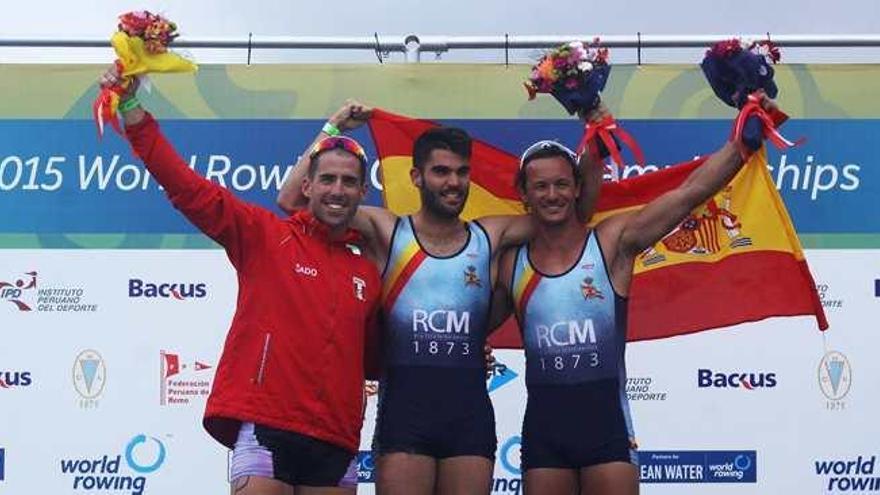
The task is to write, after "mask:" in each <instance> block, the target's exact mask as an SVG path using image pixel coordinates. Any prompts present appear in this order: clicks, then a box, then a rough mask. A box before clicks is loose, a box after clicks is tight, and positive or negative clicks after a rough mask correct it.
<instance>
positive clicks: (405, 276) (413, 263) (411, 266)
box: [384, 249, 428, 313]
mask: <svg viewBox="0 0 880 495" xmlns="http://www.w3.org/2000/svg"><path fill="white" fill-rule="evenodd" d="M427 257H428V256H427V255H426V254H425V252H424V251H422V250H421V249H419V251H418V252H417V253H416V254H415V255H413V257H412V258H410V260H409V261H408V262H407V263H406V266H405V267H404V268H403V270H401V272H400V276H398V277H397V280H395V281H394V286H393V287H391V291H389V292H388V296H387V297H386V298H385V304H384V306H385V311H386V312H389V313H390V312H391V308H393V307H394V303H395V302H397V297H398V296H399V295H400V293H401V291H403V288H404V287H406V283H407V282H409V279H410V278H411V277H412V275H413V273H415V271H416V269H418V268H419V265H421V264H422V262H423V261H425V258H427Z"/></svg>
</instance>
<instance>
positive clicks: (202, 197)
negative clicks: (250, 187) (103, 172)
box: [125, 113, 271, 267]
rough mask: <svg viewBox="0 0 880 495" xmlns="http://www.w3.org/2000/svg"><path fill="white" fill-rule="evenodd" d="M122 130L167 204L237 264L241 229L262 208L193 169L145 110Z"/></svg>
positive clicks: (252, 223)
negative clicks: (163, 191)
mask: <svg viewBox="0 0 880 495" xmlns="http://www.w3.org/2000/svg"><path fill="white" fill-rule="evenodd" d="M125 133H126V136H127V137H128V141H129V142H130V143H131V147H132V150H133V151H134V154H135V155H137V156H138V157H139V158H140V159H141V160H143V162H144V164H145V165H146V167H147V170H149V171H150V174H152V176H153V177H155V178H156V181H157V182H158V183H159V184H161V185H162V187H163V188H165V193H166V194H167V195H168V199H170V200H171V204H172V205H174V207H175V208H177V209H178V210H180V212H181V213H183V215H184V216H186V218H187V219H189V221H190V222H192V224H193V225H195V226H196V227H197V228H198V229H199V230H201V231H202V232H204V233H205V235H207V236H208V237H210V238H211V239H214V240H215V241H217V242H218V243H219V244H220V245H221V246H223V247H224V248H225V249H226V252H227V255H228V256H229V259H230V260H231V261H232V264H233V265H235V266H236V267H238V266H240V262H241V256H242V251H243V244H244V242H245V240H246V239H247V236H245V234H244V232H245V231H246V230H247V228H248V227H249V226H253V225H254V224H255V223H256V222H257V221H258V219H257V215H259V214H260V213H259V212H262V210H261V209H260V208H257V207H254V206H252V205H249V204H247V203H245V202H244V201H241V200H240V199H238V198H237V197H235V195H234V194H232V193H231V192H229V191H228V190H226V189H225V188H223V187H220V186H219V185H217V184H215V183H213V182H211V181H209V180H207V179H205V178H204V177H201V176H200V175H198V174H197V173H196V172H195V171H193V170H192V169H191V168H190V167H189V164H187V163H186V162H185V161H184V160H183V158H181V157H180V155H178V154H177V151H176V150H175V149H174V147H173V146H171V143H169V142H168V140H167V139H165V136H164V135H163V134H162V132H161V130H160V129H159V123H158V122H156V120H155V119H153V116H152V115H150V114H149V113H148V114H147V115H146V117H145V118H144V120H143V121H141V122H139V123H138V124H136V125H133V126H128V127H126V129H125ZM265 214H268V215H271V213H269V212H265Z"/></svg>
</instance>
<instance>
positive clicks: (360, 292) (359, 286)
mask: <svg viewBox="0 0 880 495" xmlns="http://www.w3.org/2000/svg"><path fill="white" fill-rule="evenodd" d="M351 283H352V284H353V286H354V297H356V298H357V299H358V301H366V300H367V298H366V297H365V296H364V289H366V288H367V283H366V282H364V279H362V278H360V277H351Z"/></svg>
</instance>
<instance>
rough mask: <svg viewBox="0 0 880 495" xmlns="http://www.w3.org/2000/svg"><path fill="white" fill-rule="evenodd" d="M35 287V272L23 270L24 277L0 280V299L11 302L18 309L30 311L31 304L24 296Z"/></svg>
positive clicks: (31, 308)
mask: <svg viewBox="0 0 880 495" xmlns="http://www.w3.org/2000/svg"><path fill="white" fill-rule="evenodd" d="M36 288H37V272H35V271H30V272H25V273H24V277H22V278H17V279H16V280H15V281H14V282H4V281H2V280H0V300H3V301H8V302H10V303H12V304H13V305H14V306H15V307H16V308H18V310H19V311H32V310H33V307H32V306H33V304H28V303H27V302H25V298H26V296H27V295H29V293H30V292H32V291H33V290H34V289H36Z"/></svg>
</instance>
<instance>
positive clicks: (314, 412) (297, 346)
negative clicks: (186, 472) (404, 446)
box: [126, 115, 381, 452]
mask: <svg viewBox="0 0 880 495" xmlns="http://www.w3.org/2000/svg"><path fill="white" fill-rule="evenodd" d="M126 133H127V135H128V139H129V141H130V142H131V145H132V148H133V149H134V152H135V154H137V156H139V157H140V158H141V159H142V160H143V161H144V163H145V164H146V165H147V169H149V171H150V173H151V174H152V175H153V176H154V177H155V178H156V180H157V181H158V183H159V184H161V185H162V186H163V187H164V188H165V191H166V193H167V194H168V197H169V199H170V200H171V203H172V204H173V205H174V207H175V208H177V209H178V210H180V211H181V212H182V213H183V214H184V215H185V216H186V217H187V218H188V219H189V221H190V222H192V223H193V224H194V225H195V226H196V227H198V228H199V229H200V230H201V231H202V232H204V233H205V234H206V235H208V236H209V237H211V238H212V239H214V240H215V241H217V242H218V243H219V244H220V245H221V246H223V248H224V249H225V250H226V254H227V256H228V257H229V261H231V262H232V265H233V266H234V267H235V270H236V272H237V275H238V302H237V304H236V309H235V316H234V318H233V320H232V325H231V328H230V329H229V333H228V335H227V336H226V343H225V345H224V347H223V355H222V357H221V358H220V362H219V364H218V365H217V373H216V375H215V377H214V385H213V389H212V390H211V395H210V397H209V398H208V403H207V408H206V411H205V417H204V426H205V429H207V430H208V432H209V433H210V434H211V435H212V436H213V437H214V438H215V439H217V440H218V441H219V442H221V443H222V444H224V445H226V446H227V447H231V446H232V445H233V444H234V443H235V439H236V436H237V434H238V429H239V426H240V424H241V422H242V421H248V422H254V423H259V424H262V425H265V426H269V427H272V428H278V429H283V430H288V431H294V432H297V433H300V434H303V435H308V436H311V437H315V438H318V439H320V440H324V441H326V442H329V443H332V444H334V445H338V446H340V447H343V448H345V449H347V450H350V451H352V452H355V451H357V449H358V446H359V440H360V430H361V423H362V421H363V419H362V418H363V397H364V394H363V385H364V365H365V363H364V353H365V342H370V343H371V344H372V343H375V342H378V339H377V338H375V337H374V336H373V332H375V324H374V320H375V314H376V310H377V308H378V304H377V301H378V296H379V291H380V288H381V282H380V280H379V274H378V273H377V271H376V268H375V266H374V265H373V264H372V263H371V262H370V261H369V260H368V259H367V258H366V257H364V256H360V254H359V253H360V251H359V250H358V249H356V248H354V245H353V244H351V243H352V242H355V241H357V240H358V237H357V234H356V233H355V232H354V231H349V232H348V233H347V235H346V239H344V240H341V241H333V240H330V238H329V237H328V230H327V228H326V226H324V224H322V223H320V222H319V221H318V220H317V219H315V218H314V217H313V216H312V215H311V214H310V213H308V212H307V211H301V212H299V213H297V214H295V215H293V216H292V217H290V218H288V219H287V220H282V219H280V218H278V217H277V216H275V215H274V214H273V213H271V212H269V211H267V210H265V209H263V208H260V207H257V206H254V205H251V204H248V203H245V202H243V201H241V200H239V199H238V198H236V197H235V195H233V194H232V193H231V192H229V191H228V190H226V189H224V188H222V187H220V186H218V185H216V184H214V183H212V182H210V181H208V180H206V179H204V178H203V177H201V176H199V175H198V174H196V173H195V172H194V171H193V170H192V169H190V168H189V166H188V165H187V163H186V162H184V161H183V159H182V158H180V156H179V155H178V154H177V152H176V151H175V150H174V148H172V146H171V144H170V143H169V142H168V141H167V140H166V139H165V137H164V136H163V135H162V133H161V132H160V131H159V125H158V123H157V122H156V121H155V120H153V118H152V117H151V116H150V115H147V117H146V119H145V120H144V121H143V122H141V123H139V124H137V125H134V126H130V127H128V128H127V129H126ZM368 334H369V335H368Z"/></svg>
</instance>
